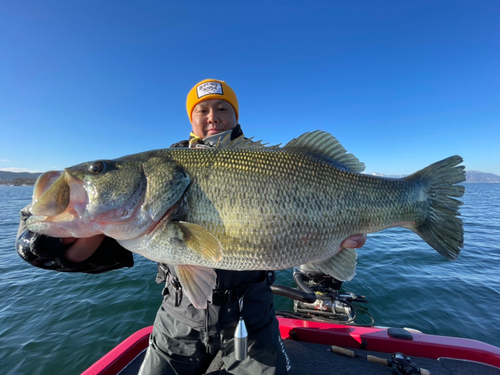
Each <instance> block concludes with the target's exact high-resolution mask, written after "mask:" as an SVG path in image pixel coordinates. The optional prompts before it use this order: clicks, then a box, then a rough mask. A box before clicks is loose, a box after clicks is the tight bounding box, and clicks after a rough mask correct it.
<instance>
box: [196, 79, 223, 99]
mask: <svg viewBox="0 0 500 375" xmlns="http://www.w3.org/2000/svg"><path fill="white" fill-rule="evenodd" d="M196 94H197V95H198V99H200V98H202V97H204V96H206V95H211V94H218V95H224V93H223V91H222V85H221V84H220V83H219V82H205V83H202V84H201V85H199V86H198V87H197V88H196Z"/></svg>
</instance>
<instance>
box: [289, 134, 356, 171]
mask: <svg viewBox="0 0 500 375" xmlns="http://www.w3.org/2000/svg"><path fill="white" fill-rule="evenodd" d="M283 148H284V149H287V148H288V149H301V150H304V151H307V152H312V153H316V154H320V155H323V156H327V157H329V158H331V159H333V160H335V161H337V162H339V163H341V164H342V165H344V166H346V167H347V168H348V169H349V170H350V171H351V172H363V171H364V170H365V163H361V162H360V161H359V159H358V158H357V157H355V156H354V155H353V154H348V153H347V150H346V149H345V148H344V146H342V145H341V144H340V142H339V141H338V140H337V139H336V138H335V137H334V136H333V135H331V134H330V133H327V132H324V131H321V130H316V131H313V132H309V133H304V134H302V135H301V136H300V137H298V138H294V139H292V140H291V141H290V142H288V143H287V144H286V145H285V146H284V147H283Z"/></svg>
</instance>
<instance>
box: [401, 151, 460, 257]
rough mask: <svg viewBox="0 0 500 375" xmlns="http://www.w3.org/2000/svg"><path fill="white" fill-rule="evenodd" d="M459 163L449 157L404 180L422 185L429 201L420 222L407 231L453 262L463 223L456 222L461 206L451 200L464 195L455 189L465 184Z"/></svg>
mask: <svg viewBox="0 0 500 375" xmlns="http://www.w3.org/2000/svg"><path fill="white" fill-rule="evenodd" d="M461 162H463V159H462V158H461V157H460V156H451V157H449V158H447V159H444V160H441V161H438V162H437V163H434V164H432V165H430V166H428V167H427V168H424V169H422V170H420V171H418V172H416V173H414V174H412V175H411V176H408V177H405V179H406V180H414V181H418V183H419V184H421V185H423V187H424V191H425V192H426V193H427V195H428V199H429V211H428V213H427V217H426V218H425V220H424V222H423V223H422V224H421V225H419V226H417V227H412V228H410V229H411V230H413V231H414V232H415V233H417V234H418V235H419V236H420V237H422V239H423V240H424V241H425V242H427V243H428V244H429V245H430V246H431V247H433V248H434V249H435V250H437V251H438V252H439V253H440V254H441V255H443V256H444V257H446V258H448V259H456V257H457V256H458V254H459V253H460V248H462V247H463V243H464V230H463V222H462V220H461V219H459V218H458V216H460V213H459V212H458V209H459V207H460V206H461V205H462V202H461V201H459V200H457V199H455V198H460V197H461V196H463V195H464V192H465V187H464V186H461V185H456V184H458V183H460V182H463V181H465V167H464V166H459V165H458V164H460V163H461ZM453 197H455V198H453Z"/></svg>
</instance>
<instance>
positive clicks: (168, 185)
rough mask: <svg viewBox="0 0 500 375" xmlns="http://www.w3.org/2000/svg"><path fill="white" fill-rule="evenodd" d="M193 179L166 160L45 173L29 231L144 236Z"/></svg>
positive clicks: (125, 160)
mask: <svg viewBox="0 0 500 375" xmlns="http://www.w3.org/2000/svg"><path fill="white" fill-rule="evenodd" d="M189 183H190V180H189V176H187V175H186V173H184V171H183V170H182V169H181V168H180V167H178V166H177V165H176V164H175V163H174V162H172V161H170V160H168V159H164V158H158V157H153V158H146V159H144V158H140V157H139V158H138V157H125V158H121V159H116V160H97V161H93V162H87V163H82V164H78V165H75V166H73V167H70V168H66V169H65V170H64V171H50V172H46V173H44V174H42V175H41V176H40V177H39V178H38V180H37V182H36V184H35V187H34V191H33V203H32V206H31V214H32V216H31V217H30V218H29V219H28V221H27V226H28V229H30V230H32V231H34V232H37V233H42V234H46V235H49V236H51V237H77V238H82V237H91V236H94V235H97V234H100V233H104V234H106V235H108V236H110V237H113V238H115V239H117V240H120V239H130V238H135V237H137V236H140V235H142V234H143V233H144V232H146V231H147V230H148V229H149V228H150V227H152V226H154V224H155V223H157V222H158V221H159V220H160V219H161V218H162V217H163V216H164V215H165V214H166V213H167V212H169V214H170V215H172V214H173V212H172V210H170V211H169V209H171V208H172V207H175V206H176V203H177V202H178V201H179V200H180V199H181V197H182V195H183V193H184V191H185V189H186V188H187V186H188V185H189Z"/></svg>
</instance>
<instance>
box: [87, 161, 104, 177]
mask: <svg viewBox="0 0 500 375" xmlns="http://www.w3.org/2000/svg"><path fill="white" fill-rule="evenodd" d="M105 169H106V163H105V162H103V161H96V162H94V163H92V164H90V166H89V172H90V173H93V174H97V173H101V172H102V171H104V170H105Z"/></svg>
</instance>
